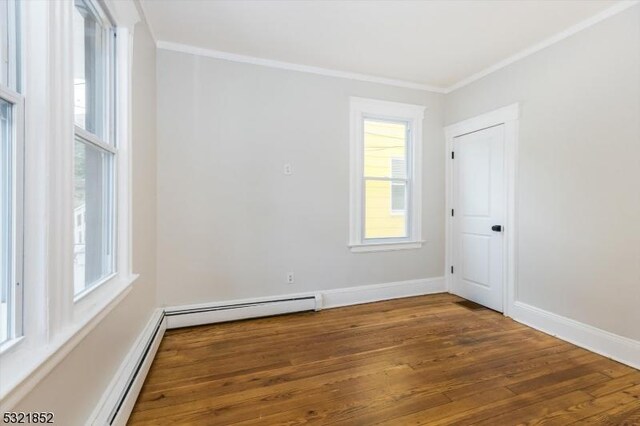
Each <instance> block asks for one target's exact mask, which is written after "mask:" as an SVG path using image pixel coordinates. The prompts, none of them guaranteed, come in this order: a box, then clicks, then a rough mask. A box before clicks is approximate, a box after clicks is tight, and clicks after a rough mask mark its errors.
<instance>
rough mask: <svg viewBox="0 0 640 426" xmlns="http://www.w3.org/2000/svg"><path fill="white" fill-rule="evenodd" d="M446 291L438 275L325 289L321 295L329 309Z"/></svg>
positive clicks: (324, 305) (323, 305) (326, 307)
mask: <svg viewBox="0 0 640 426" xmlns="http://www.w3.org/2000/svg"><path fill="white" fill-rule="evenodd" d="M446 291H447V289H446V286H445V280H444V277H436V278H422V279H417V280H408V281H397V282H390V283H383V284H373V285H364V286H358V287H347V288H338V289H333V290H325V291H322V292H321V295H322V307H323V308H325V309H329V308H339V307H342V306H351V305H359V304H362V303H371V302H380V301H383V300H393V299H400V298H403V297H413V296H424V295H427V294H435V293H445V292H446Z"/></svg>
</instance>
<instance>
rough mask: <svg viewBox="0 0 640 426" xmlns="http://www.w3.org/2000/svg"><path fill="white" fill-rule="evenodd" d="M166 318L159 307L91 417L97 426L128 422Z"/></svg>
mask: <svg viewBox="0 0 640 426" xmlns="http://www.w3.org/2000/svg"><path fill="white" fill-rule="evenodd" d="M165 329H166V319H165V317H164V311H163V310H162V309H156V311H155V312H154V313H153V315H152V316H151V319H150V320H149V322H148V323H147V325H146V327H145V328H144V330H142V333H140V336H139V337H138V339H137V340H136V342H135V343H134V345H133V347H132V348H131V351H130V352H129V354H128V355H127V357H126V358H125V360H124V362H123V363H122V364H121V365H120V368H119V369H118V371H117V373H116V375H115V377H114V379H113V380H112V381H111V384H110V385H109V387H108V388H107V390H106V391H105V393H104V394H103V396H102V398H101V399H100V402H99V403H98V405H97V407H96V409H95V410H94V412H93V414H92V415H91V417H90V419H89V420H90V421H89V424H91V425H95V426H104V425H125V424H126V423H127V420H128V419H129V415H130V414H131V410H132V409H133V405H134V404H135V402H136V399H137V398H138V393H140V388H142V384H143V383H144V379H145V378H146V376H147V373H148V372H149V368H150V367H151V363H152V361H153V359H154V357H155V354H156V352H157V350H158V346H159V345H160V341H161V340H162V336H163V335H164V331H165Z"/></svg>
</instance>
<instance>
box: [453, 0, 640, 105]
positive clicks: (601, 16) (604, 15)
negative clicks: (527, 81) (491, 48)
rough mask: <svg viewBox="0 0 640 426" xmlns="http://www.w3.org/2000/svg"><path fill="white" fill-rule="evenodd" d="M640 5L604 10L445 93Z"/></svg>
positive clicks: (631, 1) (631, 2) (628, 2)
mask: <svg viewBox="0 0 640 426" xmlns="http://www.w3.org/2000/svg"><path fill="white" fill-rule="evenodd" d="M638 3H640V1H639V0H624V1H621V2H619V3H616V4H615V5H613V6H611V7H610V8H608V9H605V10H603V11H602V12H600V13H598V14H597V15H594V16H592V17H591V18H588V19H585V20H584V21H582V22H579V23H577V24H576V25H573V26H571V27H569V28H567V29H566V30H564V31H562V32H560V33H558V34H556V35H554V36H552V37H549V38H547V39H545V40H543V41H541V42H540V43H538V44H535V45H533V46H531V47H528V48H526V49H524V50H521V51H520V52H518V53H516V54H515V55H513V56H510V57H508V58H506V59H503V60H502V61H500V62H498V63H495V64H493V65H491V66H490V67H488V68H485V69H484V70H482V71H480V72H477V73H475V74H473V75H471V76H469V77H467V78H464V79H462V80H460V81H459V82H457V83H455V84H453V85H451V86H449V87H447V89H446V91H445V93H451V92H453V91H454V90H458V89H460V88H462V87H464V86H467V85H469V84H471V83H473V82H474V81H477V80H480V79H481V78H483V77H486V76H488V75H489V74H492V73H494V72H496V71H498V70H500V69H502V68H504V67H506V66H508V65H511V64H513V63H515V62H518V61H519V60H521V59H524V58H526V57H527V56H530V55H533V54H534V53H536V52H539V51H541V50H543V49H545V48H547V47H549V46H551V45H553V44H556V43H558V42H560V41H562V40H564V39H566V38H569V37H571V36H572V35H574V34H576V33H578V32H580V31H582V30H584V29H587V28H589V27H591V26H593V25H595V24H597V23H599V22H601V21H604V20H605V19H608V18H611V17H612V16H614V15H617V14H618V13H620V12H622V11H625V10H627V9H629V8H630V7H632V6H635V5H637V4H638Z"/></svg>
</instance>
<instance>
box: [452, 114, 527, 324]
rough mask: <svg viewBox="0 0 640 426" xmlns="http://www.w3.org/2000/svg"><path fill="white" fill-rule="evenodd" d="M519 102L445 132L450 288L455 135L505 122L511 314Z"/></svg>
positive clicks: (506, 294) (509, 308)
mask: <svg viewBox="0 0 640 426" xmlns="http://www.w3.org/2000/svg"><path fill="white" fill-rule="evenodd" d="M519 116H520V106H519V104H518V103H514V104H511V105H508V106H505V107H502V108H499V109H496V110H493V111H490V112H487V113H485V114H481V115H478V116H476V117H472V118H470V119H467V120H464V121H460V122H457V123H454V124H451V125H449V126H446V127H445V128H444V133H445V142H446V150H445V173H446V176H445V218H446V219H445V222H446V223H445V245H446V250H445V281H446V285H447V291H448V292H449V293H451V292H452V290H453V274H452V273H451V267H452V266H454V265H455V259H454V250H453V248H454V235H453V218H452V216H451V209H453V208H455V206H454V205H453V199H454V198H453V197H454V188H453V182H454V179H453V178H454V176H453V172H454V169H453V161H455V159H452V155H451V153H452V152H454V149H453V140H454V139H455V138H456V137H459V136H463V135H466V134H469V133H473V132H477V131H479V130H483V129H486V128H489V127H494V126H499V125H501V124H502V125H504V130H505V131H504V135H505V140H504V170H505V173H504V176H505V185H504V188H503V190H504V194H505V197H504V200H505V201H504V202H505V206H504V212H505V223H504V224H503V232H504V239H505V240H504V250H503V279H504V282H503V311H504V315H505V316H511V315H512V312H513V307H514V304H515V301H516V297H517V294H516V289H517V287H516V277H517V275H516V265H517V263H516V261H517V247H518V246H517V241H518V238H517V236H518V235H517V230H518V228H517V221H516V218H517V215H516V213H517V195H518V191H517V182H518V179H517V177H518V124H519Z"/></svg>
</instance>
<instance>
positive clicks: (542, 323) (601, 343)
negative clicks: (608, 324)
mask: <svg viewBox="0 0 640 426" xmlns="http://www.w3.org/2000/svg"><path fill="white" fill-rule="evenodd" d="M511 317H512V318H513V319H514V320H516V321H518V322H520V323H522V324H525V325H527V326H529V327H532V328H535V329H537V330H540V331H542V332H544V333H546V334H550V335H552V336H555V337H558V338H560V339H562V340H566V341H567V342H569V343H573V344H574V345H577V346H580V347H582V348H585V349H587V350H590V351H591V352H595V353H597V354H600V355H603V356H606V357H607V358H611V359H613V360H616V361H618V362H621V363H623V364H626V365H629V366H631V367H633V368H637V369H640V342H639V341H637V340H633V339H629V338H627V337H622V336H618V335H617V334H613V333H610V332H608V331H604V330H601V329H599V328H596V327H593V326H590V325H587V324H584V323H581V322H579V321H575V320H572V319H569V318H566V317H563V316H561V315H557V314H554V313H551V312H547V311H545V310H543V309H540V308H536V307H535V306H531V305H528V304H526V303H522V302H516V303H515V304H514V306H513V309H512V312H511Z"/></svg>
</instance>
